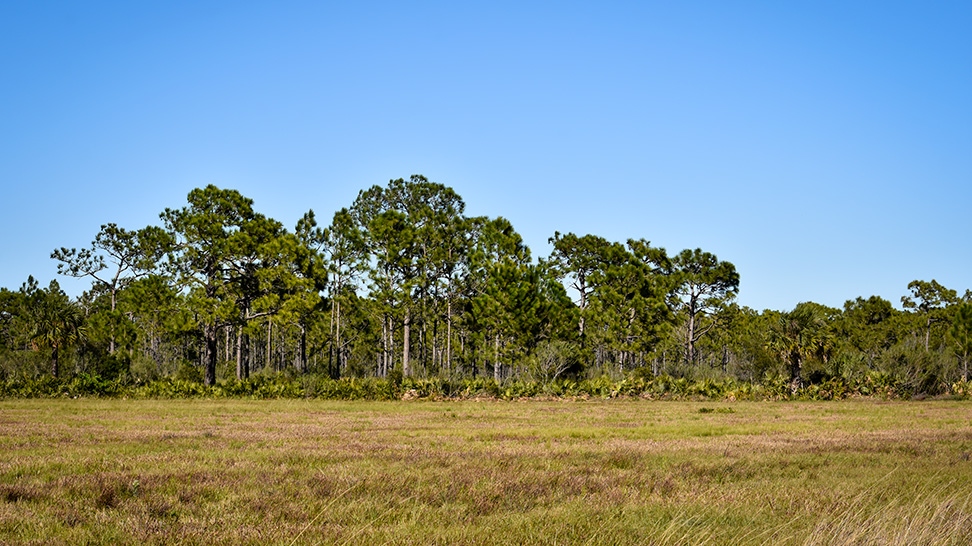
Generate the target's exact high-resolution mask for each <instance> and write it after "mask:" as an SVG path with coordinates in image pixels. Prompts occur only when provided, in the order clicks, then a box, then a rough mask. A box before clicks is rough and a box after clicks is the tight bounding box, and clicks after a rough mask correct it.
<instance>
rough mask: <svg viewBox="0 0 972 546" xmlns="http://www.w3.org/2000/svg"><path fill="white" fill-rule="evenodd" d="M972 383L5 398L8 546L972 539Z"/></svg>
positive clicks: (1, 522) (0, 449)
mask: <svg viewBox="0 0 972 546" xmlns="http://www.w3.org/2000/svg"><path fill="white" fill-rule="evenodd" d="M970 452H972V403H969V402H945V401H926V402H879V401H872V400H851V401H843V402H822V403H803V402H801V403H796V402H786V403H784V402H753V403H741V402H736V403H719V402H709V403H706V402H646V401H637V400H612V401H592V400H588V401H522V402H499V401H482V402H479V401H463V402H415V401H412V402H382V403H368V402H321V401H301V400H296V401H295V400H289V401H245V400H215V401H214V400H188V401H172V400H167V401H145V400H139V401H132V400H97V399H79V400H6V401H0V455H2V458H0V544H45V545H46V544H423V545H424V544H972V462H970Z"/></svg>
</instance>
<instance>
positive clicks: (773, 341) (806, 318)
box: [770, 302, 825, 393]
mask: <svg viewBox="0 0 972 546" xmlns="http://www.w3.org/2000/svg"><path fill="white" fill-rule="evenodd" d="M823 326H824V317H823V314H822V313H821V312H820V309H819V307H818V306H816V305H814V304H812V303H810V302H803V303H798V304H797V306H796V307H794V308H793V310H792V311H789V312H787V313H783V314H781V315H780V318H779V320H778V321H777V323H776V324H774V325H773V328H772V330H771V338H770V346H771V347H772V348H773V349H775V350H776V351H777V352H778V353H779V354H780V357H782V358H783V360H784V361H785V362H787V363H788V364H789V366H790V390H792V391H793V392H794V393H795V392H796V391H798V390H800V389H801V388H803V377H802V376H801V373H802V371H803V362H804V360H806V359H807V358H810V357H811V356H813V355H814V354H816V353H817V352H819V351H820V350H821V349H823V348H825V347H824V345H825V344H824V343H823V340H824V339H825V338H824V336H822V335H821V334H822V333H823Z"/></svg>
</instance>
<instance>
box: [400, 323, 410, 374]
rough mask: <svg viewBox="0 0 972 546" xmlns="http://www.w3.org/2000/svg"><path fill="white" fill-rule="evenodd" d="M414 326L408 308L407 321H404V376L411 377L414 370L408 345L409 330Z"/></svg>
mask: <svg viewBox="0 0 972 546" xmlns="http://www.w3.org/2000/svg"><path fill="white" fill-rule="evenodd" d="M411 324H412V315H411V312H410V311H409V309H408V308H406V309H405V319H404V320H403V321H402V375H403V376H405V377H410V376H411V375H412V369H411V368H410V367H409V363H408V343H409V339H408V338H409V329H410V327H411Z"/></svg>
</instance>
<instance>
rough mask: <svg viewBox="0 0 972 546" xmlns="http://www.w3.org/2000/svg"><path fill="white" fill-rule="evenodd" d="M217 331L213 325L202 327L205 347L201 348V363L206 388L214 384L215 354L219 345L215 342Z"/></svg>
mask: <svg viewBox="0 0 972 546" xmlns="http://www.w3.org/2000/svg"><path fill="white" fill-rule="evenodd" d="M217 332H218V330H217V328H216V325H215V324H207V325H205V326H203V337H204V338H205V340H204V341H205V346H204V348H203V351H204V354H203V362H205V364H206V386H207V387H211V386H213V385H215V384H216V358H217V356H216V353H217V350H218V347H219V343H218V342H217V340H216V334H217Z"/></svg>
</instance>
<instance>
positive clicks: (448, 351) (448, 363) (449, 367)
mask: <svg viewBox="0 0 972 546" xmlns="http://www.w3.org/2000/svg"><path fill="white" fill-rule="evenodd" d="M446 309H447V316H448V318H447V319H446V355H445V367H446V372H449V373H451V372H452V300H449V301H448V302H447V303H446Z"/></svg>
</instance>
